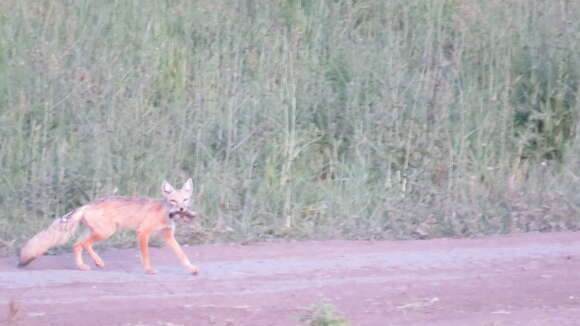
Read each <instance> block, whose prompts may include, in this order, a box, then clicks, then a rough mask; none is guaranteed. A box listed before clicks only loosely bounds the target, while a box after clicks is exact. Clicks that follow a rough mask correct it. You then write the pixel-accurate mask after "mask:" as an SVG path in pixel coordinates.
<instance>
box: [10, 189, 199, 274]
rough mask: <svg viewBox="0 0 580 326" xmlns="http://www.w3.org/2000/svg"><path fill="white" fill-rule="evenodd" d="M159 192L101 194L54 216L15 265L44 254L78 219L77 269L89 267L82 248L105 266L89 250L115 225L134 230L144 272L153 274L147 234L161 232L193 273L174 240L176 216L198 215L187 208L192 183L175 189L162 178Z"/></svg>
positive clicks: (66, 235)
mask: <svg viewBox="0 0 580 326" xmlns="http://www.w3.org/2000/svg"><path fill="white" fill-rule="evenodd" d="M161 192H162V193H163V196H164V198H163V199H159V200H155V199H146V198H131V197H105V198H100V199H97V200H94V201H92V202H90V203H88V204H86V205H84V206H81V207H79V208H77V209H75V210H73V211H72V212H70V213H68V214H66V215H64V216H63V217H59V218H57V219H56V220H55V221H54V222H53V223H52V224H51V225H50V226H49V227H48V228H47V229H45V230H43V231H41V232H40V233H38V234H37V235H35V236H34V237H33V238H32V239H30V240H29V241H28V242H27V243H26V245H24V247H23V248H22V249H21V250H20V262H19V264H18V267H23V266H26V265H28V264H29V263H30V262H31V261H32V260H34V259H35V258H37V257H38V256H40V255H42V254H44V253H45V252H46V251H47V250H48V249H50V248H51V247H54V246H57V245H61V244H63V243H65V242H66V241H67V240H68V239H69V238H70V237H71V236H72V235H73V234H74V233H75V230H76V229H77V227H78V224H79V222H81V221H82V222H83V223H84V224H85V225H86V226H87V231H88V232H87V233H86V235H84V236H82V237H81V238H80V239H79V240H78V241H77V242H76V243H75V244H74V246H73V252H74V257H75V262H76V265H77V266H78V268H80V269H81V270H89V269H90V267H89V266H88V265H86V264H85V263H84V262H83V256H82V254H83V249H84V250H86V251H87V252H88V253H89V256H90V257H91V258H92V259H93V260H94V262H95V264H96V265H97V266H98V267H103V266H105V263H104V262H103V260H102V259H101V258H100V257H99V256H98V255H97V253H96V252H95V251H94V250H93V247H92V246H93V244H94V243H95V242H97V241H100V240H104V239H106V238H108V237H110V236H111V235H112V234H113V233H114V232H115V230H117V228H118V227H125V228H130V229H133V230H135V231H136V233H137V241H138V244H139V249H140V251H141V260H142V262H143V267H145V272H146V273H147V274H156V273H157V271H156V270H154V269H153V268H151V264H150V262H149V247H148V242H149V237H150V236H151V235H152V234H153V233H154V232H156V231H159V230H160V231H161V232H162V234H163V238H164V240H165V242H166V243H167V244H168V245H169V247H171V249H173V251H174V252H175V254H176V255H177V257H178V258H179V260H180V261H181V263H182V264H183V265H184V266H185V267H186V268H187V269H188V270H189V271H190V272H191V273H193V274H197V273H198V271H199V270H198V268H197V267H195V266H193V265H192V264H191V263H190V262H189V259H188V258H187V256H186V255H185V253H184V252H183V250H182V249H181V247H180V246H179V243H177V241H176V240H175V237H174V230H175V222H174V220H176V219H186V220H191V219H192V218H194V217H196V216H198V215H197V213H195V212H193V211H191V210H190V209H189V206H190V202H191V195H192V193H193V183H192V181H191V179H188V180H187V181H186V182H185V184H184V185H183V187H182V188H181V189H179V190H175V189H174V188H173V187H172V186H171V185H170V184H169V183H168V182H167V181H163V183H162V185H161Z"/></svg>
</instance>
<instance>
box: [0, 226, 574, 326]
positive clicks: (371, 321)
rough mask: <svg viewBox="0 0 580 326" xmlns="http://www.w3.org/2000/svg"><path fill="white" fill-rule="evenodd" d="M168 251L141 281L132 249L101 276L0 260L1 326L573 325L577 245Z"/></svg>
mask: <svg viewBox="0 0 580 326" xmlns="http://www.w3.org/2000/svg"><path fill="white" fill-rule="evenodd" d="M186 252H187V253H188V254H189V257H190V259H191V260H192V261H193V262H195V263H196V264H197V266H198V267H200V269H201V271H202V272H201V274H199V275H198V276H193V275H190V274H188V273H187V271H186V270H185V269H183V268H182V267H181V266H179V264H178V263H177V259H176V258H175V257H174V256H173V253H172V252H171V251H170V250H169V249H168V248H161V249H152V250H151V255H152V262H153V266H154V267H155V268H157V269H158V270H159V274H157V275H145V274H144V273H143V270H142V268H141V265H140V261H139V257H138V252H137V250H136V249H127V250H107V251H104V252H102V254H101V256H102V257H103V259H104V260H105V263H106V264H107V265H106V266H105V268H104V269H101V270H99V269H93V270H91V271H79V270H76V269H75V267H74V264H73V259H72V257H71V255H70V254H63V255H59V256H43V257H40V258H39V259H38V260H37V261H34V262H33V263H32V264H31V265H29V266H28V267H27V268H25V269H17V268H16V258H15V257H9V258H3V259H0V324H2V325H81V326H91V325H167V326H169V325H299V324H300V322H299V320H298V319H299V317H300V316H302V315H304V314H305V312H306V311H307V308H308V307H309V306H310V305H313V304H314V305H316V304H320V303H322V302H325V300H326V301H327V302H330V303H332V304H333V305H334V306H335V307H336V311H337V314H338V315H341V316H343V317H344V318H345V319H347V320H348V321H349V322H350V323H351V325H580V234H577V233H550V234H538V233H533V234H522V235H513V236H501V237H490V238H482V239H438V240H426V241H320V242H318V241H310V242H289V243H257V244H250V245H239V244H235V245H230V244H217V245H203V246H195V247H188V248H186Z"/></svg>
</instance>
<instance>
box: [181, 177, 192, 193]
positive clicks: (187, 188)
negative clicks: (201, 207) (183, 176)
mask: <svg viewBox="0 0 580 326" xmlns="http://www.w3.org/2000/svg"><path fill="white" fill-rule="evenodd" d="M181 189H182V190H185V191H189V192H193V181H192V180H191V178H189V179H187V181H185V183H184V184H183V187H181Z"/></svg>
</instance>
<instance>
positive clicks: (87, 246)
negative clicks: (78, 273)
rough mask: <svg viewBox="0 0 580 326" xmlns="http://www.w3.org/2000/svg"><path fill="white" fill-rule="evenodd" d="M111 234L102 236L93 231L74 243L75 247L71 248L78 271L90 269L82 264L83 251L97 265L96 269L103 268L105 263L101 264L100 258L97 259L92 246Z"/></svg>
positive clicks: (97, 256)
mask: <svg viewBox="0 0 580 326" xmlns="http://www.w3.org/2000/svg"><path fill="white" fill-rule="evenodd" d="M111 234H112V233H111ZM111 234H102V233H97V232H94V231H93V232H89V233H87V234H86V235H85V236H84V237H82V238H81V239H80V240H79V241H77V242H76V243H75V245H74V246H73V252H74V255H75V262H76V265H77V267H78V268H79V269H81V270H90V269H91V268H90V267H89V266H88V265H86V264H85V263H84V262H83V249H84V250H86V251H87V253H88V254H89V256H90V257H91V258H92V259H93V261H94V262H95V265H97V267H99V268H102V267H104V266H105V263H104V262H103V260H102V259H101V257H99V255H97V253H96V252H95V251H94V250H93V244H94V243H96V242H98V241H101V240H104V239H106V238H108V237H110V236H111Z"/></svg>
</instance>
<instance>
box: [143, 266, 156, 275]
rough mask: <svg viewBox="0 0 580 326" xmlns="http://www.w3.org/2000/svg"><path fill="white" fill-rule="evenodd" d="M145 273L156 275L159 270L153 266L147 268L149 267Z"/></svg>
mask: <svg viewBox="0 0 580 326" xmlns="http://www.w3.org/2000/svg"><path fill="white" fill-rule="evenodd" d="M145 274H149V275H155V274H157V271H156V270H154V269H153V268H147V269H146V270H145Z"/></svg>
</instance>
